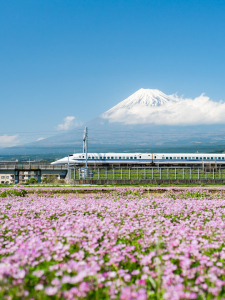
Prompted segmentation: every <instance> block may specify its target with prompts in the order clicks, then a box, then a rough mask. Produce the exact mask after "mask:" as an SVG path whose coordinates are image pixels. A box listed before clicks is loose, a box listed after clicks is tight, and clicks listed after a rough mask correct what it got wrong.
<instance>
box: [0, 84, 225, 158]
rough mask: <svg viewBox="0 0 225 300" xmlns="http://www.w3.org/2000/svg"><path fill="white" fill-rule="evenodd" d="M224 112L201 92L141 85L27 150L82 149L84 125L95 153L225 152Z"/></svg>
mask: <svg viewBox="0 0 225 300" xmlns="http://www.w3.org/2000/svg"><path fill="white" fill-rule="evenodd" d="M224 116H225V103H224V102H221V101H220V102H215V101H212V100H210V99H209V97H206V96H205V95H203V94H202V95H201V96H199V97H197V98H195V99H189V98H179V97H178V96H177V95H176V94H174V95H166V94H164V93H163V92H161V91H159V90H157V89H140V90H138V91H137V92H135V93H134V94H132V95H131V96H129V97H128V98H127V99H125V100H123V101H121V102H120V103H118V104H117V105H115V106H114V107H112V108H111V109H109V110H108V111H106V112H104V113H103V114H101V115H100V116H99V117H97V118H95V119H93V120H91V121H89V122H87V123H86V124H84V125H83V126H82V127H78V128H76V129H74V130H69V131H64V132H63V133H60V134H58V135H55V136H53V137H50V138H46V139H44V140H41V141H37V142H34V143H29V144H26V145H23V151H24V149H29V151H28V150H27V151H26V152H27V153H29V152H30V153H31V152H32V151H33V152H32V153H34V151H35V149H37V151H36V152H39V153H40V152H42V153H43V152H45V153H47V152H48V153H50V152H52V151H53V149H55V150H54V152H57V149H61V150H60V151H61V153H62V149H64V150H65V152H66V151H73V150H75V151H76V152H78V151H79V152H80V151H82V136H83V130H84V127H85V126H87V127H88V130H89V151H93V152H94V151H96V152H97V151H99V152H104V151H105V152H107V151H115V152H116V151H136V152H143V151H148V152H151V151H152V152H160V151H163V152H170V151H171V152H172V151H173V152H181V151H186V152H187V151H190V152H195V151H199V152H200V151H213V150H215V149H218V147H219V149H220V150H221V151H223V150H224V149H225V126H224V123H225V119H224ZM12 149H13V148H11V149H10V151H11V150H12ZM182 149H183V150H182ZM64 150H63V151H64ZM65 152H64V153H65ZM1 153H2V151H1ZM17 153H18V148H17ZM21 153H22V152H21Z"/></svg>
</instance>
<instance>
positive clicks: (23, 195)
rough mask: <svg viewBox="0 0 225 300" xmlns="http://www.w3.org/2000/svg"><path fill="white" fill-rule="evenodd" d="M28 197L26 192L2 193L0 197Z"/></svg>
mask: <svg viewBox="0 0 225 300" xmlns="http://www.w3.org/2000/svg"><path fill="white" fill-rule="evenodd" d="M26 195H27V191H25V190H16V189H14V190H7V191H4V192H2V193H0V197H2V198H5V197H7V196H9V197H13V196H19V197H25V196H26Z"/></svg>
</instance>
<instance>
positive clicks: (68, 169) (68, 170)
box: [67, 155, 70, 180]
mask: <svg viewBox="0 0 225 300" xmlns="http://www.w3.org/2000/svg"><path fill="white" fill-rule="evenodd" d="M67 174H68V180H69V179H70V177H69V176H70V157H69V155H68V166H67Z"/></svg>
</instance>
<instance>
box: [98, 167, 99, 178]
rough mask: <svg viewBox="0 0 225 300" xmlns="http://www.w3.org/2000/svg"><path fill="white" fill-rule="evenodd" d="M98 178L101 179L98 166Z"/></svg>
mask: <svg viewBox="0 0 225 300" xmlns="http://www.w3.org/2000/svg"><path fill="white" fill-rule="evenodd" d="M98 179H99V168H98Z"/></svg>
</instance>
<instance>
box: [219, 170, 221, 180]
mask: <svg viewBox="0 0 225 300" xmlns="http://www.w3.org/2000/svg"><path fill="white" fill-rule="evenodd" d="M219 179H221V174H220V168H219Z"/></svg>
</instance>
